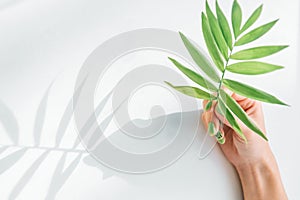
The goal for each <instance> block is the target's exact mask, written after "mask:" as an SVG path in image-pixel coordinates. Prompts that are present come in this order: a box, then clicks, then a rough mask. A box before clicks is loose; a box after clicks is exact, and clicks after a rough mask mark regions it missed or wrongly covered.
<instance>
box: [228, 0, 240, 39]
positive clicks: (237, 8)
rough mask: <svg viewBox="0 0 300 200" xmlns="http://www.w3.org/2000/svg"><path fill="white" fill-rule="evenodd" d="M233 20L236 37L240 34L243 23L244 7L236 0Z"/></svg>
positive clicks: (232, 12) (233, 8) (233, 7)
mask: <svg viewBox="0 0 300 200" xmlns="http://www.w3.org/2000/svg"><path fill="white" fill-rule="evenodd" d="M231 22H232V28H233V33H234V37H235V39H236V38H237V37H238V36H239V35H240V32H241V31H240V28H241V24H242V9H241V6H240V5H239V3H238V2H237V1H236V0H234V2H233V5H232V11H231Z"/></svg>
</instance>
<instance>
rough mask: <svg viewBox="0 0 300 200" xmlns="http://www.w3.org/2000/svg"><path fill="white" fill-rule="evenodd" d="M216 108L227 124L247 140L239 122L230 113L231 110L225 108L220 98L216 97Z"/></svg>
mask: <svg viewBox="0 0 300 200" xmlns="http://www.w3.org/2000/svg"><path fill="white" fill-rule="evenodd" d="M217 108H218V110H219V111H220V114H221V115H223V116H224V117H225V118H226V119H227V121H228V122H229V124H230V125H231V126H232V128H233V130H234V131H235V132H237V134H239V136H240V137H241V138H243V140H245V141H247V138H246V137H245V135H244V133H243V132H242V130H241V128H240V126H239V124H238V123H237V121H236V120H235V118H234V116H233V115H232V113H231V111H230V110H229V109H227V108H226V106H225V104H224V102H223V101H222V99H218V105H217Z"/></svg>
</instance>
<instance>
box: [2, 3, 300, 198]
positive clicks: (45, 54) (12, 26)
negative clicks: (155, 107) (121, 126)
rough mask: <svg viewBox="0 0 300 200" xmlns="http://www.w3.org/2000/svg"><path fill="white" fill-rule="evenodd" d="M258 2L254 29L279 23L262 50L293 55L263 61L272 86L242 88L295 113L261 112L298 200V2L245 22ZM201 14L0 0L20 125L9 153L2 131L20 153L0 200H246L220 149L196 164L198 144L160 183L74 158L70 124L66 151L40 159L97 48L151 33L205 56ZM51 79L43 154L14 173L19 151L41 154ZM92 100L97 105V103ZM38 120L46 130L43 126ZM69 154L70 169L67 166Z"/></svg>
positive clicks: (7, 78)
mask: <svg viewBox="0 0 300 200" xmlns="http://www.w3.org/2000/svg"><path fill="white" fill-rule="evenodd" d="M211 2H213V1H211ZM262 2H263V3H264V11H263V14H262V18H261V19H260V20H259V22H258V24H262V23H264V22H268V21H270V20H273V19H275V18H280V21H279V22H278V24H277V25H276V27H275V28H274V29H273V30H272V31H271V32H270V34H269V35H267V36H265V37H264V38H263V39H260V40H259V41H257V42H256V44H274V43H276V44H289V45H290V47H289V48H288V49H287V50H285V51H283V52H281V53H280V54H278V55H277V56H273V57H270V58H268V59H267V60H270V61H271V62H274V63H278V64H281V65H284V66H286V68H285V69H284V70H282V71H281V72H275V73H272V74H269V75H266V76H259V77H250V78H249V77H247V78H245V77H240V76H239V77H238V78H239V79H241V78H243V79H244V81H247V82H249V83H252V84H253V85H256V86H259V87H260V88H262V89H264V90H266V91H272V93H274V94H275V95H277V96H280V97H281V99H283V100H285V101H286V102H288V103H289V104H290V105H292V107H290V108H286V107H280V106H274V105H264V108H265V117H266V124H267V130H268V135H269V138H270V143H271V145H272V148H273V150H274V154H275V156H276V158H277V160H278V163H279V166H280V170H281V173H282V179H283V182H284V185H285V187H286V190H287V193H288V195H289V197H290V199H300V191H299V185H300V172H299V168H300V158H299V155H298V151H299V145H298V141H299V140H298V137H299V130H298V123H299V116H298V112H299V111H300V110H299V106H298V105H297V103H298V102H299V100H300V98H299V94H298V91H299V89H298V86H299V80H300V79H299V78H298V77H299V75H300V74H299V69H298V64H299V62H298V61H299V58H298V57H299V49H298V48H299V45H298V44H299V38H298V34H299V30H298V29H299V28H298V27H299V25H300V24H299V15H298V13H299V8H300V7H299V3H298V1H297V0H290V1H281V0H273V1H259V0H255V1H246V0H240V3H241V5H242V7H243V10H245V15H247V16H248V15H249V14H250V12H251V11H252V10H253V9H255V8H256V7H257V6H259V4H260V3H262ZM231 3H232V1H229V0H226V1H225V0H224V1H221V2H220V4H221V6H222V7H223V8H224V11H225V13H230V6H231ZM203 9H204V1H201V0H186V1H180V0H164V1H161V0H160V1H159V0H152V1H145V0H126V1H121V0H119V1H117V0H100V1H96V0H90V1H83V0H81V1H80V0H59V1H58V0H51V1H50V0H46V1H37V0H26V1H25V0H1V1H0V55H1V56H0V100H1V101H2V102H1V103H2V104H5V105H6V106H7V107H8V108H9V109H10V110H11V112H12V113H13V115H14V116H15V117H16V119H17V124H18V127H19V128H18V130H14V129H13V130H10V129H9V128H8V129H9V131H12V132H13V133H18V134H15V135H18V137H19V139H18V144H13V140H11V139H10V138H9V137H8V134H7V127H6V126H5V125H4V124H3V125H2V126H1V125H0V144H1V145H2V147H3V145H4V146H6V145H14V146H15V147H9V148H7V149H5V151H3V152H2V153H1V154H0V173H1V170H3V172H2V173H1V174H0V199H15V198H17V199H45V198H46V197H47V198H49V199H51V198H52V199H53V198H55V199H107V200H116V199H216V200H217V199H240V198H241V191H240V187H239V182H238V179H237V177H236V175H235V172H234V170H233V169H232V168H231V166H230V165H229V164H228V163H227V161H226V160H225V159H224V158H223V156H222V154H221V152H220V151H219V149H218V148H215V149H214V150H213V152H212V153H211V154H210V155H209V157H207V158H206V159H204V160H199V159H198V158H197V153H198V150H199V145H200V143H201V141H200V140H201V138H196V141H195V143H194V144H193V146H192V147H191V149H190V150H189V151H188V152H187V153H186V154H185V156H184V157H182V158H181V159H180V160H179V161H178V162H176V163H175V164H174V165H172V166H171V167H169V168H167V169H165V170H163V171H160V172H157V173H154V174H147V175H139V176H137V175H128V174H122V173H117V172H114V171H113V170H110V169H108V168H106V167H103V166H101V165H100V164H97V163H96V162H95V161H93V160H92V159H91V158H89V157H86V156H87V154H86V153H85V152H84V150H83V148H82V147H80V146H79V147H77V148H76V149H75V150H70V149H71V147H72V144H73V142H74V140H75V139H76V136H77V133H76V131H75V126H74V124H73V122H71V124H70V126H69V127H68V129H67V131H66V134H65V135H64V137H63V140H62V142H61V144H60V147H59V148H54V149H51V151H50V153H49V154H47V155H45V156H41V157H40V155H42V154H43V153H44V152H45V149H46V148H48V147H49V148H52V147H54V146H55V138H56V134H57V133H56V130H57V126H58V124H59V121H60V119H61V116H62V115H63V112H64V109H65V107H66V106H67V104H68V101H69V99H70V98H71V96H72V93H73V88H74V83H75V80H76V77H77V73H78V71H79V69H80V67H81V65H82V64H83V62H84V61H85V59H86V58H87V56H88V55H89V54H90V53H91V52H92V51H93V50H94V49H95V48H96V47H97V46H98V45H100V44H101V43H102V42H104V41H105V40H107V39H109V38H110V37H112V36H114V35H117V34H119V33H122V32H126V31H130V30H134V29H138V28H149V27H150V28H163V29H169V30H174V31H178V30H181V31H183V32H184V33H185V34H187V35H188V36H189V37H190V38H192V39H193V40H195V41H196V42H197V43H198V44H199V45H201V46H203V47H204V43H203V39H202V35H201V28H200V13H201V11H202V10H203ZM253 44H255V43H253ZM124 62H125V61H124ZM129 62H130V61H129ZM125 64H126V63H124V65H125ZM234 77H237V76H234ZM54 79H55V81H54V83H53V85H52V87H51V90H50V93H49V98H48V102H47V106H46V108H47V110H46V116H45V118H44V123H43V124H44V126H43V127H42V134H41V142H40V144H39V146H40V147H43V148H32V149H27V150H26V152H25V154H24V155H23V156H22V157H20V158H19V159H17V162H16V164H14V165H12V166H10V163H12V162H13V161H12V160H5V158H9V155H10V154H11V153H13V152H15V151H18V150H20V149H21V148H20V146H24V147H28V146H37V142H36V140H35V139H34V138H35V137H34V127H35V126H34V124H35V121H36V116H37V113H36V112H37V110H38V107H39V104H40V102H41V100H42V98H43V95H44V93H45V91H46V90H47V88H48V87H49V85H50V84H51V82H52V81H53V80H54ZM152 91H153V90H152ZM153 96H155V94H153ZM96 97H97V98H98V97H99V98H101V95H98V96H96ZM153 98H154V97H153ZM137 99H138V97H137ZM162 99H164V100H162V101H161V102H164V104H168V103H166V102H167V100H166V99H168V98H166V97H163V98H162ZM200 103H201V102H199V105H200ZM168 105H169V108H168V109H169V111H170V112H172V109H174V110H175V108H176V106H175V105H174V107H172V105H173V104H172V103H170V104H168ZM134 106H135V108H133V109H132V110H133V111H132V113H133V114H132V115H136V116H144V111H145V110H143V109H140V107H139V106H142V103H140V104H139V103H136V104H135V105H134ZM134 106H133V107H134ZM136 110H140V112H141V113H138V112H136ZM0 117H1V119H0V120H1V121H2V122H3V123H5V122H7V121H9V120H10V118H9V116H7V115H3V113H2V114H1V115H0ZM37 118H38V119H37V121H39V122H41V121H43V117H41V116H38V117H37ZM36 129H39V127H36ZM9 131H8V132H9ZM187 131H188V130H187ZM202 132H203V131H202ZM202 139H203V138H202ZM15 141H16V140H15ZM44 147H45V148H44ZM65 152H68V153H65ZM78 152H79V153H78ZM80 152H82V154H80ZM64 154H66V155H67V156H66V160H63V159H64V158H65V157H63V156H64ZM78 155H79V156H78ZM77 156H78V157H77ZM38 158H40V160H38V161H37V159H38ZM76 158H77V159H76ZM72 161H74V162H73V164H74V165H71V167H74V168H72V170H70V171H71V172H72V173H71V174H65V176H60V175H58V177H59V178H57V176H55V172H57V171H58V172H60V171H59V167H62V168H63V169H65V168H67V167H68V166H70V163H71V162H72ZM4 169H5V170H4ZM67 169H68V168H67ZM69 169H71V168H69ZM67 172H68V171H67ZM64 177H67V178H64Z"/></svg>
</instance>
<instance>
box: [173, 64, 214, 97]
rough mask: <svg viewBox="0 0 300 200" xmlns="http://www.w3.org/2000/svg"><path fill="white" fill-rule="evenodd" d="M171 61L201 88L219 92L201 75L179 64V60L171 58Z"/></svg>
mask: <svg viewBox="0 0 300 200" xmlns="http://www.w3.org/2000/svg"><path fill="white" fill-rule="evenodd" d="M169 60H171V61H172V63H173V64H174V65H175V66H176V67H177V68H178V69H179V70H180V71H182V73H184V74H185V75H186V76H187V77H189V78H190V79H191V80H192V81H194V82H195V83H197V84H199V85H200V86H202V87H204V88H205V89H207V90H209V91H213V92H215V91H217V90H218V88H217V87H216V86H214V85H213V84H212V83H211V82H209V81H208V80H206V79H205V78H203V77H202V76H201V75H200V74H197V73H196V72H194V71H192V70H190V69H188V68H186V67H185V66H183V65H182V64H181V63H179V62H178V61H177V60H175V59H173V58H169Z"/></svg>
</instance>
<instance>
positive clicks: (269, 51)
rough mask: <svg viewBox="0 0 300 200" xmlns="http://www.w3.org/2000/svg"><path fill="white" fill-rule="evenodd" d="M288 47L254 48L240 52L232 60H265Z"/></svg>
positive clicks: (232, 56)
mask: <svg viewBox="0 0 300 200" xmlns="http://www.w3.org/2000/svg"><path fill="white" fill-rule="evenodd" d="M287 47H288V46H287V45H282V46H261V47H254V48H250V49H245V50H242V51H239V52H237V53H235V54H233V55H231V56H230V58H231V59H235V60H252V59H257V58H263V57H267V56H270V55H273V54H275V53H277V52H279V51H281V50H283V49H285V48H287Z"/></svg>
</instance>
